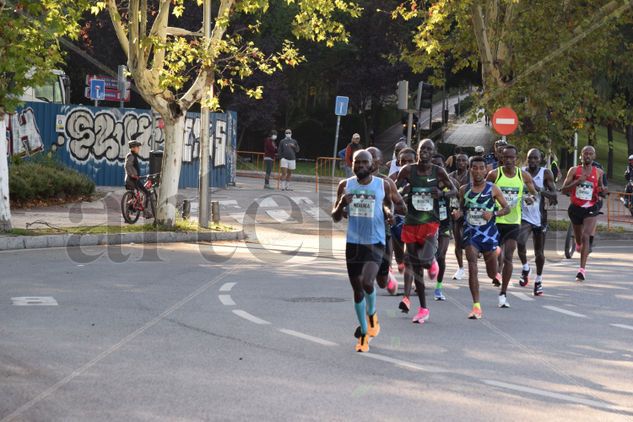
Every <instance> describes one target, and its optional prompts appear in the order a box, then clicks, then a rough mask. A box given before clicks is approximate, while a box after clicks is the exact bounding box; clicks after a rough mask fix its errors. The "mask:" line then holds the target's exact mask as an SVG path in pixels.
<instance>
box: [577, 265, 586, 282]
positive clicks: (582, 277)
mask: <svg viewBox="0 0 633 422" xmlns="http://www.w3.org/2000/svg"><path fill="white" fill-rule="evenodd" d="M586 279H587V272H586V271H585V269H584V268H582V267H581V268H578V273H577V274H576V281H585V280H586Z"/></svg>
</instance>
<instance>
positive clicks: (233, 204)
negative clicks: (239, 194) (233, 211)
mask: <svg viewBox="0 0 633 422" xmlns="http://www.w3.org/2000/svg"><path fill="white" fill-rule="evenodd" d="M219 202H220V206H221V207H232V208H239V207H240V206H239V205H238V204H237V201H236V200H234V199H224V200H221V201H219Z"/></svg>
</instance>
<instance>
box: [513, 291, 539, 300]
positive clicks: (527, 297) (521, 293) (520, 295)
mask: <svg viewBox="0 0 633 422" xmlns="http://www.w3.org/2000/svg"><path fill="white" fill-rule="evenodd" d="M510 294H511V295H512V296H514V297H518V298H519V299H521V300H524V301H526V302H532V301H533V300H534V298H532V297H530V296H528V295H526V294H525V293H523V292H510Z"/></svg>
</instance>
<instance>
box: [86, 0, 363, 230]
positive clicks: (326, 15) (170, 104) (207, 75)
mask: <svg viewBox="0 0 633 422" xmlns="http://www.w3.org/2000/svg"><path fill="white" fill-rule="evenodd" d="M205 1H209V0H205ZM191 3H192V2H187V8H188V10H189V9H191V8H195V7H196V6H195V5H193V4H191ZM202 3H203V0H197V7H198V8H199V7H201V6H202ZM215 3H216V5H217V6H216V7H215V9H214V13H213V15H214V19H213V29H212V33H211V37H210V38H208V39H207V38H205V37H202V36H201V33H200V30H199V28H200V22H197V24H196V26H195V27H193V28H191V27H187V26H186V22H185V18H186V16H185V15H184V12H185V1H184V0H159V1H158V2H157V7H153V2H151V1H148V0H129V1H118V0H106V1H105V2H100V3H99V6H101V7H107V9H108V12H109V14H110V17H111V19H112V23H113V25H114V28H115V32H116V34H117V38H118V39H119V42H120V44H121V47H122V48H123V51H124V53H125V55H126V57H127V64H128V69H129V71H130V73H131V75H132V77H133V78H134V81H135V83H136V86H137V88H138V89H139V91H140V92H141V95H142V96H143V99H144V100H145V101H146V102H147V103H148V104H150V105H151V106H152V108H153V109H155V110H156V111H157V112H158V113H160V115H161V116H162V118H163V121H164V123H165V128H164V131H165V147H164V155H163V173H162V175H161V186H160V189H159V198H158V215H157V222H158V223H161V224H165V225H167V226H172V225H173V224H174V223H175V216H176V194H177V192H178V179H179V177H180V166H181V154H182V143H183V134H184V130H183V129H184V121H185V114H186V112H187V111H188V110H189V109H190V108H191V107H192V106H193V105H194V104H195V103H198V102H202V103H204V104H205V105H207V106H209V107H210V108H212V109H214V108H218V107H219V102H218V94H217V90H216V88H220V89H222V88H227V89H235V88H237V87H239V85H240V80H241V79H243V78H246V77H248V76H250V75H252V74H253V72H254V71H255V70H259V71H262V72H264V73H267V74H270V73H273V72H274V71H276V70H279V69H281V68H282V65H283V64H287V65H291V66H292V65H296V64H297V63H299V62H300V61H301V59H302V58H301V56H300V55H299V53H298V51H297V50H296V49H295V48H294V46H293V44H292V43H291V42H290V41H286V42H285V43H284V45H283V47H282V48H281V50H279V51H277V52H275V53H272V54H265V53H264V52H263V51H262V50H261V49H260V48H259V47H258V46H256V45H255V43H254V42H253V41H248V40H247V38H246V37H245V35H243V34H242V33H241V32H238V31H234V29H235V28H232V27H231V24H232V22H234V21H235V20H236V18H237V17H240V16H244V15H251V16H254V17H255V19H254V20H253V22H252V24H250V25H249V26H248V27H247V29H248V31H257V30H258V25H259V22H258V21H257V19H256V17H257V15H258V14H260V15H261V13H264V12H266V10H267V9H268V6H269V4H268V3H269V2H268V0H220V1H216V2H215ZM286 3H287V5H288V7H290V8H291V9H292V10H293V11H294V19H293V32H294V34H295V35H296V36H298V37H303V38H307V39H309V40H312V41H322V42H325V43H327V44H328V45H333V44H334V43H335V42H337V41H345V40H347V37H348V34H347V32H346V30H345V28H344V27H343V25H341V24H340V23H339V22H337V21H336V20H335V19H334V16H336V15H337V14H344V15H350V16H358V15H359V14H360V8H359V7H358V6H357V5H356V4H354V3H352V2H350V1H348V0H345V1H343V0H340V1H336V2H331V1H329V0H286ZM188 14H189V13H188ZM240 29H244V28H240ZM262 91H263V87H261V86H258V87H255V88H250V89H249V88H247V89H246V92H247V93H248V94H249V95H250V96H253V97H260V96H261V95H262Z"/></svg>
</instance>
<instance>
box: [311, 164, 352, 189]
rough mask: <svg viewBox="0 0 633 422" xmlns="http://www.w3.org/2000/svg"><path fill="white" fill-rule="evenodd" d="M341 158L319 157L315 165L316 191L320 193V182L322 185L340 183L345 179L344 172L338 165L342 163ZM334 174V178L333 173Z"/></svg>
mask: <svg viewBox="0 0 633 422" xmlns="http://www.w3.org/2000/svg"><path fill="white" fill-rule="evenodd" d="M342 161H343V160H341V159H340V158H332V157H318V158H317V159H316V162H315V163H314V170H315V175H316V191H317V192H318V191H319V182H321V183H326V182H329V183H338V181H339V180H340V179H342V178H343V177H345V175H344V173H343V170H342V169H340V168H339V167H340V166H339V165H338V163H339V162H342ZM333 172H334V178H332V173H333Z"/></svg>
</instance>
